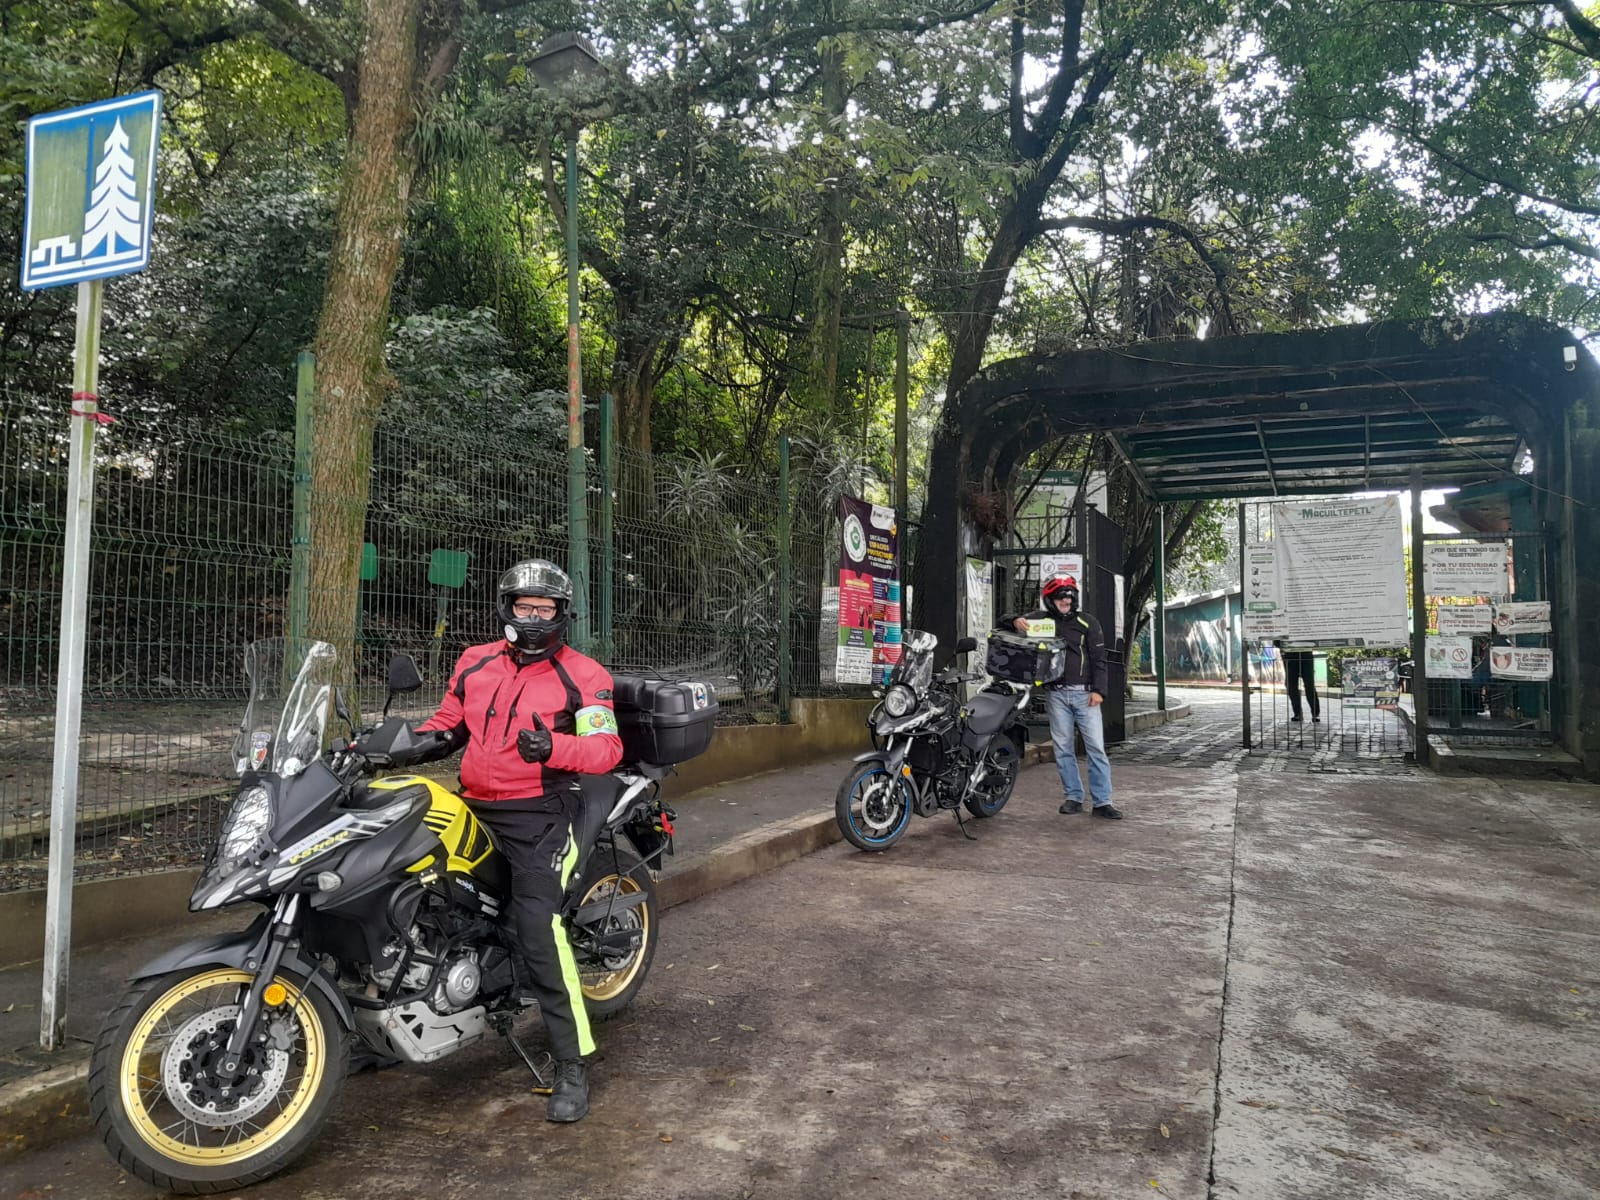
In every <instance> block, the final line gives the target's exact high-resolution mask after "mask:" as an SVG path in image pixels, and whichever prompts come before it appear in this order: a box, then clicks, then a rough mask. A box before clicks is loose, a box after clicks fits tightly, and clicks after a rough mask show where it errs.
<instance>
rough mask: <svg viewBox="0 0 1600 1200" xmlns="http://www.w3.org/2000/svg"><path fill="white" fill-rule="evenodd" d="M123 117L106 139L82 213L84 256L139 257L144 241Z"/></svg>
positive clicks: (136, 186) (107, 258)
mask: <svg viewBox="0 0 1600 1200" xmlns="http://www.w3.org/2000/svg"><path fill="white" fill-rule="evenodd" d="M128 145H129V144H128V135H127V132H126V131H125V130H124V129H123V128H122V118H120V117H118V118H117V123H116V125H115V126H114V127H113V128H112V130H111V134H110V136H109V137H107V138H106V148H105V155H104V157H102V158H101V160H100V165H99V166H98V167H97V168H96V169H95V173H94V191H93V192H92V193H91V194H90V197H89V208H88V210H87V211H85V213H84V214H83V254H82V257H83V258H85V259H87V258H100V259H104V260H107V261H110V260H114V259H119V258H137V257H138V256H139V251H140V249H141V247H142V245H143V242H144V220H143V218H144V210H143V208H142V207H141V206H140V204H139V196H138V184H137V182H136V181H135V179H134V161H133V155H132V154H130V153H129V150H128Z"/></svg>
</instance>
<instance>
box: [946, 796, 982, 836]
mask: <svg viewBox="0 0 1600 1200" xmlns="http://www.w3.org/2000/svg"><path fill="white" fill-rule="evenodd" d="M950 811H951V812H953V813H955V815H956V827H957V828H959V829H960V830H961V836H962V837H964V838H966V839H967V841H969V842H975V841H977V840H978V839H977V838H975V837H973V836H972V835H971V834H970V833H968V832H967V823H966V822H965V821H963V820H962V819H961V806H960V805H959V804H958V805H956V807H955V808H952V809H951V810H950Z"/></svg>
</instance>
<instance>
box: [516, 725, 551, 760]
mask: <svg viewBox="0 0 1600 1200" xmlns="http://www.w3.org/2000/svg"><path fill="white" fill-rule="evenodd" d="M553 748H554V746H553V744H552V742H551V740H550V730H549V727H548V726H546V725H545V723H544V722H543V721H541V720H540V719H539V714H538V713H534V714H533V728H532V729H524V730H523V731H522V732H521V733H519V734H517V753H518V754H520V755H522V761H523V762H530V763H542V762H544V761H546V760H547V759H548V758H549V757H550V751H551V750H552V749H553Z"/></svg>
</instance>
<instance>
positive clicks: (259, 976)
mask: <svg viewBox="0 0 1600 1200" xmlns="http://www.w3.org/2000/svg"><path fill="white" fill-rule="evenodd" d="M299 916H300V893H298V892H295V893H294V894H292V895H283V896H279V897H278V903H277V905H276V906H275V908H274V911H273V914H272V923H271V924H270V925H268V926H267V931H266V933H264V934H263V935H262V937H261V941H260V943H259V944H258V945H257V946H256V947H255V949H253V950H252V951H251V952H250V957H249V958H247V959H245V964H244V965H245V969H246V970H248V971H254V972H255V973H256V977H255V979H253V980H252V981H251V983H250V990H249V992H247V993H246V995H245V1000H244V1003H243V1004H242V1005H240V1007H239V1019H238V1020H237V1021H236V1022H235V1024H234V1027H233V1033H232V1035H231V1036H230V1037H229V1038H228V1045H227V1048H226V1049H225V1051H224V1052H223V1055H222V1061H221V1062H219V1063H218V1064H217V1070H218V1073H219V1074H221V1075H235V1074H237V1073H238V1070H239V1065H240V1063H242V1062H243V1061H244V1053H245V1050H246V1049H248V1048H249V1046H250V1041H251V1038H252V1037H253V1036H256V1026H257V1025H259V1024H260V1023H261V1013H262V1009H263V1008H264V1007H265V1006H266V1001H265V1000H264V999H263V996H264V995H265V993H266V990H267V987H268V986H269V985H270V984H271V983H272V980H273V977H274V976H276V975H277V973H278V965H279V964H280V963H282V962H283V955H284V952H285V951H286V950H288V948H289V944H290V942H292V941H293V940H294V932H295V925H296V923H297V921H298V919H299ZM260 1036H262V1037H265V1036H266V1035H265V1034H262V1035H260Z"/></svg>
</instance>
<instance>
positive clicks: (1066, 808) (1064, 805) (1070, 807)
mask: <svg viewBox="0 0 1600 1200" xmlns="http://www.w3.org/2000/svg"><path fill="white" fill-rule="evenodd" d="M1056 811H1057V812H1058V813H1079V812H1082V811H1083V801H1082V800H1074V799H1073V798H1072V797H1071V796H1068V797H1067V798H1066V799H1065V800H1063V801H1062V802H1061V807H1060V808H1058V809H1056Z"/></svg>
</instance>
